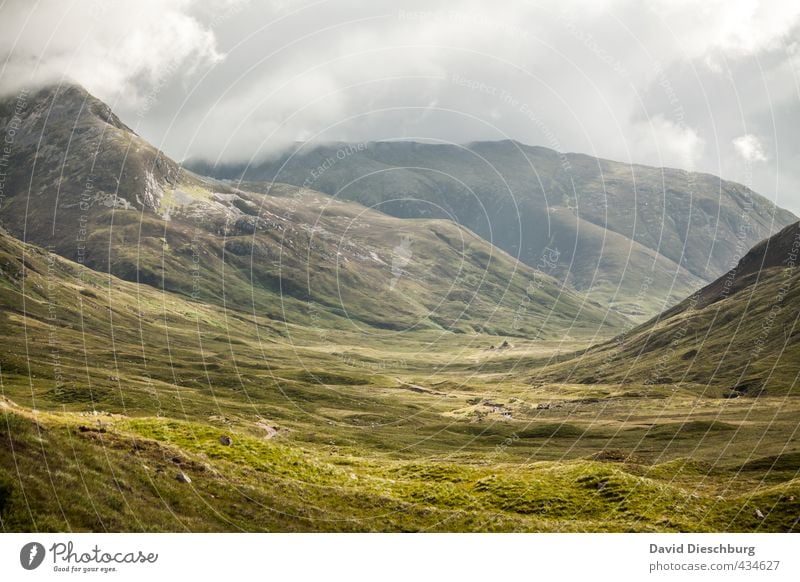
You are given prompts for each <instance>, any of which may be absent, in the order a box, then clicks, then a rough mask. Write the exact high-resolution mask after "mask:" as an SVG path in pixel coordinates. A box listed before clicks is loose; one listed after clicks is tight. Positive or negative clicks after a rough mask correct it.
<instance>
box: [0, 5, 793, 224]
mask: <svg viewBox="0 0 800 582" xmlns="http://www.w3.org/2000/svg"><path fill="white" fill-rule="evenodd" d="M0 58H1V59H2V60H1V61H0V87H2V89H3V90H4V92H7V93H8V92H13V91H15V90H17V89H18V88H19V87H20V86H31V85H33V84H35V83H39V82H42V81H44V80H58V79H62V78H72V79H74V80H76V81H78V82H80V83H82V84H83V85H84V86H85V87H86V88H87V89H89V90H90V91H91V92H92V93H94V94H95V95H97V96H98V97H101V98H102V99H104V100H105V101H106V102H108V103H109V104H110V105H111V106H112V107H113V108H114V109H115V111H116V112H117V113H118V114H119V115H120V117H121V118H122V119H123V121H125V122H126V123H127V124H128V125H130V126H131V127H133V128H134V129H136V130H137V131H138V132H139V133H140V134H141V135H142V136H144V137H146V138H147V139H148V140H150V141H152V142H153V143H155V144H156V145H158V146H159V147H161V148H163V149H164V150H165V151H166V152H167V153H168V154H170V155H171V156H173V157H174V158H176V159H178V160H181V159H185V158H187V157H190V156H201V157H207V158H211V159H222V160H226V161H231V160H237V161H238V160H250V159H251V158H259V157H263V156H265V155H268V154H270V153H272V152H274V151H276V150H279V149H280V148H283V147H286V145H287V144H289V143H291V142H293V141H295V140H309V139H318V140H325V141H329V140H346V141H366V140H380V139H395V138H428V139H435V140H442V141H446V142H457V143H465V142H469V141H474V140H495V139H508V138H511V139H516V140H519V141H521V142H524V143H528V144H534V145H542V146H547V147H551V148H554V149H558V150H561V151H572V152H583V153H588V154H591V155H595V156H601V157H606V158H612V159H616V160H623V161H631V162H639V163H646V164H652V165H666V166H673V167H681V168H685V169H694V170H700V171H707V172H711V173H713V174H718V175H721V176H723V177H725V178H729V179H733V180H736V181H739V182H743V183H745V184H747V185H748V186H751V187H753V188H754V189H755V190H756V191H758V192H760V193H761V194H763V195H765V196H767V197H769V198H771V199H773V200H776V201H777V202H778V203H779V204H780V205H782V206H784V207H787V208H789V209H791V210H793V211H795V212H796V213H800V2H798V1H797V0H785V1H782V0H773V1H764V0H762V1H761V2H759V1H756V0H703V1H697V2H695V1H690V0H644V1H642V0H636V1H634V0H608V1H599V0H592V1H585V2H577V1H568V0H553V1H551V0H541V1H523V0H520V1H503V0H498V1H495V2H487V1H475V2H441V1H436V0H425V1H420V2H408V1H402V0H400V1H398V0H392V1H385V0H369V1H360V2H348V1H346V0H344V1H343V0H336V1H318V2H306V1H305V0H302V1H275V2H263V1H256V0H253V1H248V0H208V1H192V0H160V1H156V0H137V2H126V1H123V0H81V1H76V0H41V1H36V0H25V1H23V0H19V1H8V0H6V1H5V2H3V1H2V0H0Z"/></svg>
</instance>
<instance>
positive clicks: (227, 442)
mask: <svg viewBox="0 0 800 582" xmlns="http://www.w3.org/2000/svg"><path fill="white" fill-rule="evenodd" d="M219 444H221V445H222V446H225V447H230V446H231V445H233V439H232V438H231V437H229V436H228V435H226V434H225V435H222V436H221V437H219Z"/></svg>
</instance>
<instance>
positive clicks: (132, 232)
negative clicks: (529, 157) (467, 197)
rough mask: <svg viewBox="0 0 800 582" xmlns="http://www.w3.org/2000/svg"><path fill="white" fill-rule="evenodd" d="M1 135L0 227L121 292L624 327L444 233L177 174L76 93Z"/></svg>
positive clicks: (353, 313)
mask: <svg viewBox="0 0 800 582" xmlns="http://www.w3.org/2000/svg"><path fill="white" fill-rule="evenodd" d="M9 106H10V105H8V104H6V105H5V107H6V109H8V107H9ZM2 111H3V110H0V118H2ZM9 111H10V110H9ZM1 120H2V119H0V121H1ZM16 135H17V137H18V139H17V142H16V143H15V147H14V150H13V154H12V158H13V159H12V162H13V163H12V165H11V167H12V168H14V170H13V172H12V173H11V176H10V178H9V180H8V182H7V186H6V189H5V192H6V193H7V194H8V199H7V200H6V202H5V203H4V205H3V207H2V208H0V220H2V222H3V223H4V224H5V225H6V227H7V228H8V230H9V231H10V232H11V233H12V234H14V235H15V236H17V237H19V238H24V239H25V240H26V241H28V242H33V243H36V244H37V245H39V246H44V247H46V248H52V249H53V251H54V252H56V253H58V254H60V255H62V256H64V257H67V258H69V259H71V260H73V261H76V262H78V263H80V264H82V265H85V266H87V267H90V268H91V269H93V270H96V271H100V272H106V273H111V274H113V275H116V276H118V277H121V278H123V279H125V280H128V281H134V282H137V283H144V284H147V285H149V286H152V287H155V288H160V289H166V290H169V291H175V292H179V293H182V294H183V295H185V296H187V297H193V298H194V299H196V300H203V301H207V302H212V303H214V304H216V305H218V306H229V307H235V308H236V309H244V310H248V311H252V312H253V313H256V314H260V315H265V316H268V317H269V318H271V319H274V320H281V321H284V320H285V321H288V322H292V323H298V324H304V325H318V326H321V327H324V328H326V329H337V330H341V329H343V328H347V329H349V330H352V331H359V330H361V331H363V330H365V329H371V328H376V327H377V328H385V329H392V330H395V331H402V330H407V329H415V328H418V327H419V328H424V329H433V330H438V331H454V332H459V333H476V332H477V331H480V330H484V329H485V330H486V331H487V332H488V333H492V334H504V335H511V336H541V337H554V336H556V335H562V334H570V333H576V334H584V335H586V334H588V335H592V334H595V333H600V334H601V335H609V334H610V333H611V332H612V331H613V330H619V329H621V328H623V327H625V326H626V324H627V321H626V319H625V318H624V317H621V316H619V315H618V314H616V313H607V310H606V309H604V308H602V307H600V306H599V305H598V304H597V303H594V302H592V301H589V300H587V299H586V298H585V297H583V296H580V295H578V294H576V293H574V292H573V291H572V290H570V289H568V288H564V286H563V285H562V284H560V283H559V282H558V281H557V280H556V279H554V278H553V277H552V276H551V275H550V274H549V273H548V272H546V270H542V269H540V270H539V271H538V272H537V271H536V270H534V269H532V268H530V267H528V266H526V265H523V264H521V263H520V262H518V261H516V260H515V259H513V258H511V257H510V256H508V255H507V254H506V253H504V252H503V251H500V250H498V249H496V248H495V247H492V246H491V245H490V244H488V243H487V242H486V241H484V240H483V239H481V238H479V237H477V236H475V235H474V234H472V233H471V232H469V231H468V230H466V229H464V228H463V227H459V226H456V225H455V224H453V223H452V222H450V221H444V220H410V221H406V220H400V219H397V218H392V217H389V216H387V215H385V214H383V213H381V212H377V211H373V210H368V209H366V208H364V207H362V206H360V205H358V204H355V203H345V202H341V201H337V200H332V199H331V198H330V197H328V196H325V195H323V194H319V193H317V192H314V191H311V190H308V189H302V188H297V187H294V186H281V185H275V186H274V187H270V188H268V189H266V190H262V191H246V190H243V189H238V188H233V187H231V186H230V185H226V184H221V183H219V182H216V181H214V180H209V179H204V178H200V177H197V176H195V175H193V174H191V173H190V172H182V171H181V170H180V169H179V168H178V166H177V165H176V164H175V163H174V162H172V161H171V160H169V159H168V158H166V157H165V156H164V155H163V154H162V153H160V152H158V151H157V150H156V149H155V148H153V147H152V146H150V145H149V144H147V143H146V142H145V141H144V140H142V139H140V138H139V137H138V136H136V135H135V134H134V133H132V132H131V131H130V130H129V129H128V128H127V127H126V126H125V125H124V124H122V122H120V121H119V120H118V119H117V118H116V117H114V115H113V114H112V113H111V112H110V110H109V109H108V108H107V107H106V106H105V105H104V104H102V103H101V102H100V101H98V100H96V99H95V98H94V97H92V96H91V95H89V94H88V93H86V92H85V91H84V90H82V89H81V88H79V87H76V86H63V87H54V88H48V89H43V90H41V91H40V92H39V93H37V94H36V95H34V96H33V97H31V99H30V105H29V107H28V108H27V109H26V110H25V112H24V113H23V120H22V122H21V124H20V128H19V130H18V132H17V134H16Z"/></svg>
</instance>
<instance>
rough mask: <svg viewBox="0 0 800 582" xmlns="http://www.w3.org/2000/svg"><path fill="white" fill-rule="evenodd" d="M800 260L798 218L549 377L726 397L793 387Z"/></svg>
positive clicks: (798, 354)
mask: <svg viewBox="0 0 800 582" xmlns="http://www.w3.org/2000/svg"><path fill="white" fill-rule="evenodd" d="M799 258H800V223H795V224H792V225H789V226H787V227H786V228H784V229H783V230H782V231H781V232H779V233H778V234H776V235H774V236H773V237H771V238H769V239H767V240H765V241H762V242H761V243H759V244H758V245H756V246H755V247H753V249H751V250H750V251H749V252H748V253H747V254H746V255H745V256H744V257H743V258H742V260H741V261H739V263H738V265H737V266H736V267H735V268H734V269H732V270H730V271H729V272H728V273H726V274H725V275H724V276H722V277H720V278H719V279H717V280H716V281H714V282H713V283H711V284H710V285H708V286H706V287H704V288H703V289H701V290H699V291H698V292H697V293H695V294H693V295H692V296H690V297H689V298H687V299H686V300H684V301H683V302H681V303H680V304H678V305H676V306H675V307H674V308H672V309H670V310H669V311H667V312H665V313H663V314H661V315H660V316H658V317H656V318H654V319H653V320H652V321H649V322H647V323H645V324H643V325H641V326H639V327H637V328H635V329H633V330H632V331H630V332H629V333H626V334H624V335H622V336H620V337H618V338H616V339H615V340H612V341H610V342H608V343H607V344H604V345H602V346H599V347H597V348H593V349H590V350H588V351H587V352H585V353H583V354H580V355H578V356H576V357H574V358H573V359H570V360H568V361H566V362H561V363H558V364H555V365H553V366H550V367H549V368H547V369H546V370H544V371H543V372H542V377H546V378H557V377H560V378H568V379H569V380H570V381H573V382H579V383H620V382H621V383H640V384H675V385H679V386H693V385H696V386H700V387H702V388H703V390H704V391H705V392H706V393H708V394H711V395H714V394H716V395H722V396H727V397H737V396H759V395H763V394H772V395H780V394H787V393H789V392H793V391H795V390H796V386H797V381H798V375H799V374H800V268H798V259H799Z"/></svg>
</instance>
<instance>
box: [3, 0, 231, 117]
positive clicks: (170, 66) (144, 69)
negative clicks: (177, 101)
mask: <svg viewBox="0 0 800 582" xmlns="http://www.w3.org/2000/svg"><path fill="white" fill-rule="evenodd" d="M11 5H12V6H10V7H7V6H4V7H3V8H4V10H3V15H2V19H0V55H3V57H4V58H3V59H2V62H3V64H4V65H3V68H2V81H3V84H2V88H3V89H4V90H5V91H8V90H13V89H15V88H17V87H18V86H24V85H36V84H41V83H45V82H52V81H58V80H61V79H64V78H66V79H74V80H77V81H78V82H80V83H82V84H83V85H84V86H85V87H86V88H87V89H88V90H89V91H90V92H92V93H94V94H96V95H98V96H100V97H102V98H106V99H109V100H114V101H116V99H117V97H119V98H121V99H122V104H123V106H125V105H129V106H135V105H140V104H141V100H142V98H143V97H144V96H145V95H147V94H148V92H149V91H151V90H152V87H153V86H156V85H158V84H160V83H163V82H164V81H165V79H171V80H172V79H175V78H180V77H182V76H184V75H191V74H192V73H193V72H195V71H196V70H197V69H198V68H201V67H207V66H210V65H214V64H216V63H219V62H220V61H221V60H222V55H221V54H220V53H219V52H218V50H217V46H216V39H215V36H214V33H213V31H212V30H210V29H208V28H206V27H204V26H203V25H202V24H201V23H200V22H199V21H198V20H197V19H196V18H195V17H194V16H192V15H191V10H192V8H193V5H194V2H192V1H190V0H163V1H162V0H138V1H137V2H136V6H135V9H131V8H130V5H128V4H127V3H124V2H121V1H120V0H108V1H106V2H61V1H60V0H39V1H37V2H22V1H19V2H11Z"/></svg>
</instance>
